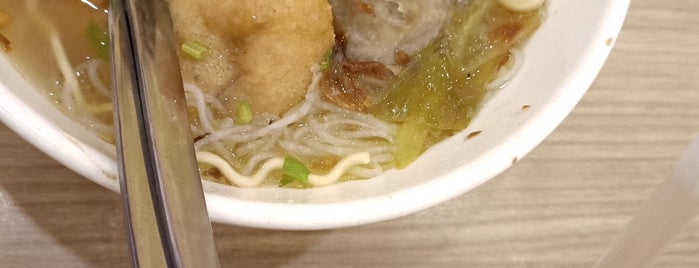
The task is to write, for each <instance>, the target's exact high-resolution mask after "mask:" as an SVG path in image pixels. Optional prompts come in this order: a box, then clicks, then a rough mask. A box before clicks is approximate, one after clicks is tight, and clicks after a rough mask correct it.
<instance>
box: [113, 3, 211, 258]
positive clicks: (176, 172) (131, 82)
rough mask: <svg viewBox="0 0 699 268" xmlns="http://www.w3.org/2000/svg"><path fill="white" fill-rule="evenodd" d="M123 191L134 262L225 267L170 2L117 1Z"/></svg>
mask: <svg viewBox="0 0 699 268" xmlns="http://www.w3.org/2000/svg"><path fill="white" fill-rule="evenodd" d="M109 26H110V37H111V42H112V66H113V69H112V76H113V78H112V79H113V83H112V85H113V88H114V93H113V94H114V96H113V97H114V98H113V99H114V108H115V118H116V119H115V125H116V128H117V148H118V158H119V177H120V183H121V193H122V197H123V204H124V208H125V211H126V221H127V228H128V231H129V238H130V239H129V244H130V248H131V253H132V257H133V258H132V260H133V262H132V263H133V266H134V267H219V266H220V264H219V261H218V257H217V254H216V248H215V245H214V239H213V231H212V229H211V223H210V222H209V218H208V215H207V212H206V205H205V202H204V194H203V191H202V186H201V181H200V178H199V173H198V168H197V163H196V159H195V155H194V148H193V145H192V134H191V130H190V128H189V121H188V117H187V110H186V102H185V97H184V90H183V86H182V77H181V74H180V69H179V64H178V59H177V51H176V41H175V38H174V32H173V29H172V21H171V18H170V13H169V10H168V7H167V3H166V2H165V1H164V0H112V1H111V7H110V14H109Z"/></svg>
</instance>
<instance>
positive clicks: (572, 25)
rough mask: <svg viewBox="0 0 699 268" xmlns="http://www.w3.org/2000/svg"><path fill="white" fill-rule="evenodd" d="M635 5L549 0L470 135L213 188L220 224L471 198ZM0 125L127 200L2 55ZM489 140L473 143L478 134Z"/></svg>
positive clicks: (364, 214)
mask: <svg viewBox="0 0 699 268" xmlns="http://www.w3.org/2000/svg"><path fill="white" fill-rule="evenodd" d="M628 5H629V1H628V0H611V1H610V0H588V1H574V0H549V1H548V4H547V9H548V11H547V17H546V20H545V22H544V24H543V25H542V27H541V29H540V30H539V31H538V32H537V33H535V35H534V36H533V38H532V39H530V40H529V41H528V42H527V44H526V46H525V47H524V48H523V55H524V58H525V59H524V65H523V67H522V69H521V71H520V72H519V73H518V74H517V75H516V76H515V77H514V79H513V80H512V81H511V82H510V83H509V85H508V86H507V87H505V88H503V89H499V90H497V91H496V92H493V94H492V95H491V96H490V97H489V100H488V101H487V102H486V104H485V105H484V107H483V108H482V110H481V111H480V112H479V115H478V116H477V117H476V119H475V120H474V121H473V122H472V123H471V125H470V126H469V127H468V128H467V129H466V130H464V131H462V132H461V133H460V134H458V135H455V136H454V137H451V138H450V139H448V140H445V141H443V142H441V143H439V144H437V145H435V146H433V147H432V148H430V149H429V150H427V151H426V152H425V153H424V154H423V155H422V156H421V157H420V158H419V159H418V160H417V161H415V162H414V163H413V164H412V165H410V166H409V167H408V168H406V169H403V170H390V171H387V172H385V173H384V174H383V175H381V176H379V177H376V178H372V179H369V180H361V181H350V182H344V183H340V184H336V185H332V186H328V187H322V188H314V189H305V190H297V189H283V188H276V187H269V188H255V189H241V188H234V187H228V186H222V185H218V184H214V183H209V182H204V188H205V191H206V194H207V205H208V209H209V214H210V216H211V217H212V219H213V220H215V221H218V222H224V223H230V224H237V225H244V226H252V227H261V228H272V229H327V228H337V227H345V226H353V225H359V224H366V223H371V222H377V221H381V220H386V219H391V218H395V217H399V216H402V215H406V214H410V213H413V212H416V211H419V210H421V209H425V208H427V207H430V206H433V205H435V204H437V203H440V202H443V201H445V200H448V199H450V198H453V197H455V196H457V195H459V194H462V193H464V192H466V191H468V190H470V189H472V188H474V187H476V186H478V185H480V184H482V183H483V182H485V181H487V180H488V179H490V178H492V177H494V176H496V175H497V174H498V173H500V172H502V171H503V170H505V169H507V168H508V167H510V166H511V165H512V164H513V163H514V162H516V161H517V160H518V159H521V158H522V157H524V155H526V154H527V153H528V152H529V151H530V150H532V149H533V148H534V147H535V146H536V145H537V144H539V143H540V142H541V141H543V140H544V139H545V138H546V136H548V135H549V134H550V133H551V132H552V131H553V130H554V129H555V128H556V126H558V125H559V124H560V122H561V121H562V120H563V119H564V118H565V116H566V115H567V114H568V113H569V112H570V111H571V110H572V109H573V108H574V106H575V105H576V103H577V102H578V101H579V100H580V98H581V97H582V96H583V94H584V92H585V91H586V90H587V88H588V87H589V86H590V84H591V83H592V81H593V80H594V78H595V76H596V75H597V73H598V72H599V70H600V68H601V66H602V64H603V63H604V60H605V59H606V57H607V55H608V53H609V51H610V50H611V47H612V44H613V42H614V41H615V40H616V36H617V34H618V32H619V30H620V28H621V25H622V23H623V19H624V16H625V14H626V10H627V8H628ZM0 99H2V100H3V101H2V102H1V103H0V118H1V119H2V120H3V122H4V123H5V124H6V125H8V126H9V127H10V128H12V129H13V130H14V131H16V132H17V133H19V134H20V135H21V136H23V137H24V138H25V139H27V140H28V141H29V142H31V143H32V144H33V145H35V146H36V147H38V148H39V149H41V150H43V151H44V152H46V153H47V154H48V155H50V156H52V157H53V158H55V159H56V160H58V161H59V162H61V163H62V164H64V165H66V166H67V167H69V168H71V169H73V170H75V171H76V172H78V173H80V174H81V175H83V176H85V177H86V178H88V179H90V180H93V181H95V182H96V183H99V184H100V185H103V186H105V187H107V188H109V189H111V190H114V191H118V182H117V180H116V174H117V173H116V163H115V153H114V147H113V146H112V145H110V144H107V143H105V142H103V141H102V140H100V139H99V138H97V137H96V136H94V135H92V134H91V133H90V132H88V131H85V129H84V128H83V127H82V126H81V125H79V124H77V123H75V122H73V121H71V119H70V118H68V117H66V116H65V115H63V114H62V113H60V112H59V111H58V109H56V108H55V107H54V106H53V105H52V104H51V103H50V102H49V101H48V100H46V98H45V97H44V96H43V95H42V94H40V93H39V91H38V90H33V85H32V83H31V81H27V80H26V79H25V78H24V77H23V76H22V74H21V73H20V72H19V71H18V70H17V69H16V68H15V67H14V65H12V64H11V63H10V62H9V60H8V59H7V57H5V56H4V55H0ZM475 131H481V133H480V134H479V135H478V136H476V137H473V138H467V136H468V134H470V133H472V132H475Z"/></svg>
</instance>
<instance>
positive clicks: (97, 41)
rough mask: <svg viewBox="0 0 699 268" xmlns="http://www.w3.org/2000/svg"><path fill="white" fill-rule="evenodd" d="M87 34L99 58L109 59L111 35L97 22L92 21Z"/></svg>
mask: <svg viewBox="0 0 699 268" xmlns="http://www.w3.org/2000/svg"><path fill="white" fill-rule="evenodd" d="M85 34H86V36H87V40H88V41H89V42H90V45H92V47H93V48H94V49H95V51H96V52H97V57H100V58H103V59H109V33H107V32H106V31H104V30H102V28H100V26H99V25H97V23H96V22H94V21H90V23H89V24H88V25H87V30H86V31H85Z"/></svg>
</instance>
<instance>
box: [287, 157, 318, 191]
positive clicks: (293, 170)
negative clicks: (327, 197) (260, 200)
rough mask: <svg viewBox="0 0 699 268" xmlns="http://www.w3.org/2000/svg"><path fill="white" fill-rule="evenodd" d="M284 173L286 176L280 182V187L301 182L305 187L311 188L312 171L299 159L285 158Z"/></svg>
mask: <svg viewBox="0 0 699 268" xmlns="http://www.w3.org/2000/svg"><path fill="white" fill-rule="evenodd" d="M282 171H284V175H283V177H282V179H281V181H279V186H285V185H288V184H289V183H292V182H299V183H300V184H301V185H303V186H304V187H309V186H311V184H310V183H309V182H308V175H309V174H311V171H310V170H308V168H306V167H305V166H304V165H303V164H302V163H301V161H299V160H298V159H296V158H294V157H291V156H287V157H285V158H284V165H283V166H282Z"/></svg>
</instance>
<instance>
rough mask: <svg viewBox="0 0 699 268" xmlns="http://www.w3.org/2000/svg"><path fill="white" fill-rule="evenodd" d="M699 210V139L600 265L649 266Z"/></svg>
mask: <svg viewBox="0 0 699 268" xmlns="http://www.w3.org/2000/svg"><path fill="white" fill-rule="evenodd" d="M698 209H699V138H697V139H695V140H694V141H693V142H692V143H691V144H690V145H689V147H687V149H686V150H685V152H684V154H683V155H682V157H680V159H679V161H678V162H677V166H676V168H675V174H674V176H673V177H672V178H671V179H669V180H667V181H665V182H664V183H663V184H662V185H661V186H660V188H659V189H658V190H657V191H656V192H655V193H654V194H653V195H652V196H651V198H650V200H648V201H647V203H646V204H645V205H643V207H642V208H641V209H640V210H639V211H638V212H637V213H636V215H635V216H634V217H633V218H632V219H631V221H630V222H629V223H628V224H627V225H626V227H625V228H624V229H623V230H622V232H621V234H619V236H618V237H617V238H616V240H615V241H614V242H613V243H612V244H611V245H610V246H609V248H607V250H606V252H605V254H604V255H603V256H602V257H601V258H600V259H599V260H598V262H597V264H596V265H595V266H594V267H596V268H617V267H635V268H642V267H648V266H650V265H651V264H652V262H653V260H654V259H655V257H656V256H657V255H659V254H660V252H661V251H662V250H663V249H665V248H666V247H667V245H669V244H670V243H671V242H672V241H673V240H674V238H675V237H676V236H677V235H678V234H679V233H680V232H681V231H682V230H683V229H684V227H685V226H686V225H687V224H688V223H689V222H690V221H691V219H692V218H693V217H694V216H695V215H696V214H697V212H699V211H698Z"/></svg>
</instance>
